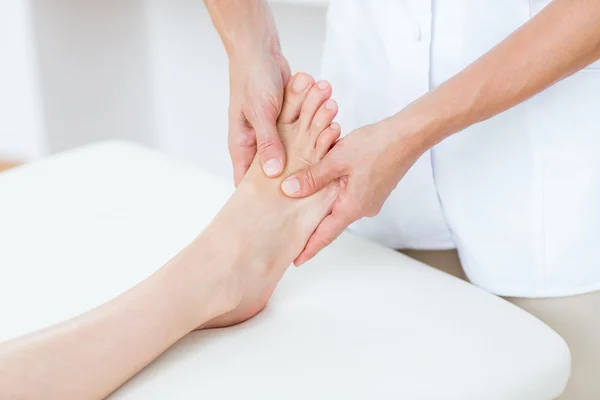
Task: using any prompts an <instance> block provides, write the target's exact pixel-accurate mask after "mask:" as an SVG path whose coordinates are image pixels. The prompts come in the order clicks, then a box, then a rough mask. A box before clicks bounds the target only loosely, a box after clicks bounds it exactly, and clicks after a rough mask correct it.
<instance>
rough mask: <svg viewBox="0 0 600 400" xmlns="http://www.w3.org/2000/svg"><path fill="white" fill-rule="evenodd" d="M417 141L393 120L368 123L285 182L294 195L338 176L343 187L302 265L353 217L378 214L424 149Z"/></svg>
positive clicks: (286, 190) (314, 189) (304, 193)
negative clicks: (398, 129)
mask: <svg viewBox="0 0 600 400" xmlns="http://www.w3.org/2000/svg"><path fill="white" fill-rule="evenodd" d="M415 142H416V141H415V139H413V138H412V135H407V134H403V133H398V132H397V129H395V128H394V123H393V121H391V120H384V121H382V122H379V123H377V124H374V125H367V126H365V127H362V128H360V129H357V130H355V131H353V132H351V133H349V134H348V135H347V136H346V137H344V138H342V139H340V140H339V141H338V142H337V143H336V144H335V146H334V147H333V148H332V149H331V150H330V151H329V153H328V154H327V155H326V156H325V158H323V160H322V161H320V162H319V163H317V164H314V165H312V166H311V167H309V168H307V169H305V170H302V171H300V172H298V173H296V174H294V175H292V176H290V177H288V178H287V179H286V180H285V181H284V182H283V183H282V186H281V188H282V190H283V192H284V193H286V194H287V195H288V196H290V197H304V196H308V195H310V194H312V193H314V192H317V191H319V190H320V189H322V188H323V187H325V186H326V185H327V184H328V183H330V182H331V181H333V180H335V179H338V178H339V179H340V182H341V186H342V188H341V190H340V194H339V196H338V200H337V202H336V203H335V205H334V207H333V210H332V212H331V214H330V215H328V216H327V217H325V219H324V220H323V221H322V222H321V224H320V225H319V226H318V227H317V229H316V230H315V232H314V233H313V235H312V237H311V238H310V239H309V241H308V243H307V244H306V247H305V249H304V250H303V252H302V253H301V254H300V255H299V256H298V257H297V258H296V260H295V261H294V263H295V264H296V265H297V266H299V265H301V264H303V263H304V262H306V261H308V260H310V259H311V258H312V257H314V256H315V255H316V254H317V253H318V252H319V251H321V249H323V248H324V247H326V246H327V245H329V244H330V243H331V242H332V241H333V240H334V239H335V238H337V237H338V236H339V235H340V234H341V233H342V232H343V231H344V229H346V228H347V227H348V225H350V224H351V223H353V222H354V221H356V220H358V219H360V218H362V217H365V216H367V217H372V216H375V215H377V214H378V213H379V211H380V210H381V207H382V206H383V203H384V202H385V200H386V199H387V198H388V196H389V195H390V193H391V192H392V190H393V189H394V188H395V187H396V185H397V184H398V182H399V181H400V179H401V178H402V177H403V176H404V174H405V173H406V171H408V169H409V168H410V167H411V166H412V165H413V164H414V162H415V161H416V160H417V159H418V158H419V156H420V155H421V154H422V153H423V151H424V150H421V146H418V145H416V143H415Z"/></svg>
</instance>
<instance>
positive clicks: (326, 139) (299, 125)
mask: <svg viewBox="0 0 600 400" xmlns="http://www.w3.org/2000/svg"><path fill="white" fill-rule="evenodd" d="M302 76H303V78H305V79H308V80H309V81H310V82H311V84H310V85H308V86H307V87H306V88H305V89H304V90H302V91H300V92H294V91H293V90H292V89H291V86H288V88H287V89H286V97H285V101H284V105H283V111H282V114H281V117H280V118H279V121H278V129H279V133H280V135H281V138H282V141H283V143H284V146H285V149H286V152H287V154H288V163H287V167H286V168H287V169H286V170H288V171H289V172H290V173H293V172H296V171H298V170H300V169H301V168H303V167H305V166H307V165H310V164H311V163H314V162H317V161H319V160H320V159H321V158H322V157H323V156H324V155H325V154H326V153H327V151H328V150H329V149H330V147H331V146H332V144H333V142H334V141H335V140H336V139H337V138H338V136H339V127H338V126H337V125H336V124H331V122H332V120H333V118H334V116H335V114H336V113H337V106H336V104H335V102H333V101H332V100H330V101H327V100H328V99H329V97H330V95H331V88H330V87H329V85H328V84H325V85H324V86H323V85H321V86H323V88H319V87H318V86H316V85H313V80H312V78H310V77H308V76H307V75H302ZM326 105H327V106H329V108H327V107H326ZM279 185H280V181H279V180H274V179H269V178H267V177H266V176H265V175H264V173H263V172H262V170H261V169H260V166H259V164H258V161H255V162H254V164H253V166H252V167H251V169H250V171H249V172H248V173H247V174H246V177H245V178H244V180H243V182H242V184H240V186H239V188H238V190H237V191H236V192H235V193H234V194H233V196H232V197H231V198H230V200H229V201H228V202H227V204H226V205H225V206H224V207H223V209H222V210H221V211H220V212H219V213H218V215H217V216H216V217H215V219H214V220H213V221H212V222H211V223H210V224H209V226H208V227H207V228H206V229H205V230H204V232H202V233H201V234H200V235H199V236H198V237H197V238H196V239H195V240H194V241H193V242H192V243H191V244H190V245H189V246H188V247H186V248H185V249H184V250H182V251H181V252H180V253H179V254H178V255H177V256H175V257H174V258H173V259H172V260H171V261H169V262H168V263H167V264H166V265H165V266H163V267H161V268H160V269H159V270H157V271H156V272H155V273H154V274H153V275H151V276H150V277H149V278H147V279H146V280H144V281H143V282H141V283H139V284H138V285H136V286H134V287H133V288H131V289H129V290H128V291H127V292H125V293H123V294H121V295H120V296H118V297H116V298H114V299H112V300H110V301H109V302H107V303H105V304H103V305H101V306H99V307H97V308H95V309H93V310H91V311H89V312H87V313H85V314H83V315H80V316H78V317H75V318H73V319H71V320H68V321H65V322H62V323H60V324H57V325H55V326H52V327H49V328H46V329H44V330H42V331H39V332H35V333H32V334H29V335H25V336H23V337H19V338H16V339H13V340H10V341H8V342H5V343H2V344H0V398H2V399H4V398H7V399H13V398H14V399H40V398H44V399H61V400H64V399H66V400H68V399H82V398H85V399H96V398H98V399H100V398H104V397H106V396H108V395H109V394H110V393H112V392H113V391H114V390H116V389H117V388H118V387H119V386H121V385H122V384H123V383H125V382H126V381H127V380H128V379H130V378H131V377H132V376H134V375H135V374H136V373H138V372H139V371H140V370H141V369H142V368H144V367H145V366H146V365H148V364H149V363H150V362H151V361H152V360H154V359H155V358H156V357H158V356H159V355H160V354H161V353H163V352H164V351H165V350H167V349H168V348H169V347H170V346H172V345H173V344H174V343H175V342H177V341H178V340H179V339H181V338H182V337H183V336H185V335H186V334H188V333H189V332H190V331H192V330H194V329H197V328H198V327H201V328H208V327H216V326H227V325H232V324H236V323H239V322H242V321H244V320H246V319H248V318H251V317H253V316H254V315H256V314H257V313H258V312H260V311H261V310H262V309H263V308H264V306H265V305H266V303H267V301H268V299H269V298H270V296H271V294H272V293H273V290H274V288H275V286H276V285H277V283H278V281H279V279H280V278H281V276H282V275H283V273H284V272H285V270H286V268H287V267H288V266H289V265H290V263H291V262H292V261H293V259H294V258H295V257H296V256H297V255H298V254H299V253H300V252H301V251H302V249H303V248H304V245H305V244H306V241H307V240H308V238H309V237H310V235H311V234H312V232H313V231H314V229H315V228H316V226H317V225H318V224H319V223H320V222H321V220H322V219H323V218H324V217H325V215H327V213H328V212H329V211H330V209H331V207H332V205H333V203H334V201H335V199H336V197H337V192H338V187H337V186H338V184H337V183H334V184H332V185H330V186H328V187H327V188H325V189H324V190H323V191H321V192H318V193H316V194H315V195H313V196H309V197H307V198H305V199H303V200H301V201H298V200H293V199H289V198H287V197H286V196H284V195H283V194H282V193H281V192H280V190H279Z"/></svg>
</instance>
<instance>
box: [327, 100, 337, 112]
mask: <svg viewBox="0 0 600 400" xmlns="http://www.w3.org/2000/svg"><path fill="white" fill-rule="evenodd" d="M325 108H326V109H328V110H335V101H333V100H327V101H326V102H325Z"/></svg>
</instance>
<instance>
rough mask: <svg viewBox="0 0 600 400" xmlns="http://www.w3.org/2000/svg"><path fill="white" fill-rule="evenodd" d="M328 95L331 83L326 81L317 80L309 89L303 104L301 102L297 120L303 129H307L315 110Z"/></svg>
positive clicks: (329, 95)
mask: <svg viewBox="0 0 600 400" xmlns="http://www.w3.org/2000/svg"><path fill="white" fill-rule="evenodd" d="M329 97H331V85H330V84H329V82H327V81H319V82H317V84H316V85H314V86H313V87H312V88H311V89H310V91H309V92H308V95H306V100H304V104H302V111H301V112H300V119H299V120H298V121H299V123H300V128H301V129H302V130H303V131H308V129H309V128H310V126H311V125H312V121H313V118H314V117H315V114H316V113H317V110H318V109H319V108H320V107H321V105H323V103H325V101H326V100H327V99H329Z"/></svg>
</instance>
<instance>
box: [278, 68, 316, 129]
mask: <svg viewBox="0 0 600 400" xmlns="http://www.w3.org/2000/svg"><path fill="white" fill-rule="evenodd" d="M314 84H315V80H314V79H313V77H312V76H310V75H308V74H306V73H304V72H298V73H297V74H296V75H294V76H293V77H292V79H290V81H289V82H288V84H287V86H286V88H285V93H284V96H283V106H282V107H281V113H280V114H279V119H278V122H281V123H284V124H290V123H293V122H295V121H296V120H297V119H298V117H299V116H300V111H301V110H302V103H304V99H305V98H306V96H307V94H308V92H309V91H310V89H311V88H312V87H313V85H314Z"/></svg>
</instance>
